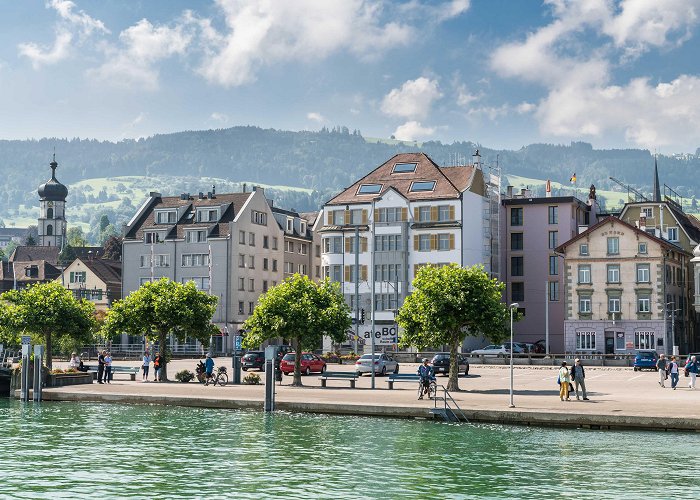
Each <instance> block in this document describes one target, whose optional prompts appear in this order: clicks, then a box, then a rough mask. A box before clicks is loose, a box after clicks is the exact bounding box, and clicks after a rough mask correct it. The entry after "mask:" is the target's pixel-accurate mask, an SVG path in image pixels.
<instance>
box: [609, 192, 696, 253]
mask: <svg viewBox="0 0 700 500" xmlns="http://www.w3.org/2000/svg"><path fill="white" fill-rule="evenodd" d="M658 205H664V207H666V208H667V209H668V211H669V212H671V214H672V215H673V217H674V218H675V219H676V221H677V222H678V224H679V225H680V226H681V228H682V229H683V231H684V232H685V234H686V235H687V236H688V238H690V240H691V241H693V242H694V243H695V244H698V243H700V221H699V220H698V219H696V218H695V217H693V216H692V215H688V214H686V213H685V212H683V210H681V209H680V208H678V207H677V206H675V204H673V203H669V202H667V201H662V202H661V203H657V202H653V201H644V202H642V201H635V202H632V203H625V206H624V207H623V208H622V212H621V213H620V217H622V216H624V214H625V212H626V211H627V207H630V206H658Z"/></svg>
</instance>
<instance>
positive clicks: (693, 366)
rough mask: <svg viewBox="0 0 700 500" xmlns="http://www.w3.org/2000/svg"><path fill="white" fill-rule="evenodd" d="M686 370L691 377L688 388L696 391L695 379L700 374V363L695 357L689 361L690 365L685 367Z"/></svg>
mask: <svg viewBox="0 0 700 500" xmlns="http://www.w3.org/2000/svg"><path fill="white" fill-rule="evenodd" d="M685 369H686V370H688V375H690V383H689V384H688V388H689V389H695V379H696V378H697V377H698V372H700V362H698V360H697V359H696V357H695V356H691V357H690V359H689V360H688V364H687V365H685Z"/></svg>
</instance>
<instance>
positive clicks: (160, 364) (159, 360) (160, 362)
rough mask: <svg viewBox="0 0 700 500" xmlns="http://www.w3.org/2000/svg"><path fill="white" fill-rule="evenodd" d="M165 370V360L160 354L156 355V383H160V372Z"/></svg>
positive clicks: (154, 366)
mask: <svg viewBox="0 0 700 500" xmlns="http://www.w3.org/2000/svg"><path fill="white" fill-rule="evenodd" d="M162 368H163V358H162V357H161V356H160V353H159V352H157V353H156V357H155V358H153V370H154V371H155V381H156V382H160V381H161V377H160V370H161V369H162Z"/></svg>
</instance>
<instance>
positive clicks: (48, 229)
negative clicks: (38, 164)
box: [38, 153, 68, 248]
mask: <svg viewBox="0 0 700 500" xmlns="http://www.w3.org/2000/svg"><path fill="white" fill-rule="evenodd" d="M49 166H50V167H51V179H49V180H48V181H46V182H45V183H44V184H42V185H41V186H39V209H40V212H39V225H38V231H39V241H38V244H39V246H45V247H48V246H57V247H59V248H63V247H64V246H65V244H66V196H68V188H67V187H66V186H64V185H63V184H61V183H60V182H58V180H57V179H56V167H58V163H56V154H55V153H54V155H53V161H52V162H51V163H50V164H49Z"/></svg>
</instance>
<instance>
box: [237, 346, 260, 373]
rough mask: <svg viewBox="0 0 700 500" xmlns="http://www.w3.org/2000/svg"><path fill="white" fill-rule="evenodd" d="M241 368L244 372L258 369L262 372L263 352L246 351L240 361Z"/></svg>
mask: <svg viewBox="0 0 700 500" xmlns="http://www.w3.org/2000/svg"><path fill="white" fill-rule="evenodd" d="M241 368H242V369H243V371H244V372H247V371H248V370H253V369H258V370H260V371H261V372H264V371H265V353H264V352H263V351H248V353H247V354H246V355H245V356H243V358H242V359H241Z"/></svg>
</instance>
